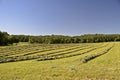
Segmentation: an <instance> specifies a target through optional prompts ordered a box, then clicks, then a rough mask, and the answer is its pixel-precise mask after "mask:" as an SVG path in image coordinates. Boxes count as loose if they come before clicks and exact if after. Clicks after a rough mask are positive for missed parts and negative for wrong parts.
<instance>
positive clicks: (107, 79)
mask: <svg viewBox="0 0 120 80" xmlns="http://www.w3.org/2000/svg"><path fill="white" fill-rule="evenodd" d="M119 48H120V42H105V43H81V44H26V45H13V46H4V47H0V80H120V77H119V75H120V72H119V70H120V49H119Z"/></svg>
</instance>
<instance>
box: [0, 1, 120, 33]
mask: <svg viewBox="0 0 120 80" xmlns="http://www.w3.org/2000/svg"><path fill="white" fill-rule="evenodd" d="M0 31H6V32H8V33H9V34H25V35H51V34H55V35H82V34H96V33H98V34H100V33H101V34H117V33H118V34H120V0H0Z"/></svg>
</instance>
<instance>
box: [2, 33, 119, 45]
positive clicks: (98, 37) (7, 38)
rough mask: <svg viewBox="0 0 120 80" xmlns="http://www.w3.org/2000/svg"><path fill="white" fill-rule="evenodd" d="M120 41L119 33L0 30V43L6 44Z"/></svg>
mask: <svg viewBox="0 0 120 80" xmlns="http://www.w3.org/2000/svg"><path fill="white" fill-rule="evenodd" d="M110 41H120V35H119V34H85V35H81V36H63V35H46V36H29V35H9V34H8V33H7V32H1V31H0V45H8V44H12V43H18V42H29V43H41V44H61V43H62V44H64V43H97V42H110Z"/></svg>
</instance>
